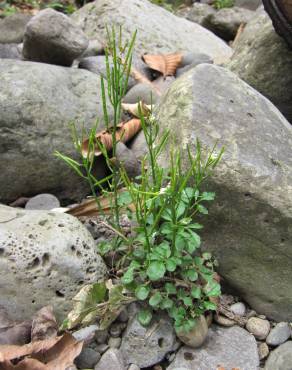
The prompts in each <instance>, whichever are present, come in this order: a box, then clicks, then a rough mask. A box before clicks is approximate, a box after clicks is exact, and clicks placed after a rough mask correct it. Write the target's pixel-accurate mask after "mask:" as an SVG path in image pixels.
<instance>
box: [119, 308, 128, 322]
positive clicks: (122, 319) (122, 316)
mask: <svg viewBox="0 0 292 370" xmlns="http://www.w3.org/2000/svg"><path fill="white" fill-rule="evenodd" d="M128 320H129V314H128V311H127V309H126V308H125V309H124V310H123V311H122V312H121V313H120V314H119V317H118V321H120V322H128Z"/></svg>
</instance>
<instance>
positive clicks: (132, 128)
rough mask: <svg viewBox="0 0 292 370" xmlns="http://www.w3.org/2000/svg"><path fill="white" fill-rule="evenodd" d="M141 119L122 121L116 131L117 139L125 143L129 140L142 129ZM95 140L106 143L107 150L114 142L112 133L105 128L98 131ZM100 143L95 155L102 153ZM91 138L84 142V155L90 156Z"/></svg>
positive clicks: (96, 147)
mask: <svg viewBox="0 0 292 370" xmlns="http://www.w3.org/2000/svg"><path fill="white" fill-rule="evenodd" d="M141 128H142V126H141V121H140V120H139V119H137V118H133V119H131V120H130V121H128V122H122V123H120V124H119V125H118V126H117V131H116V140H117V141H121V142H123V143H126V142H127V141H129V140H130V139H131V138H132V137H133V136H135V135H136V134H137V133H138V132H139V131H140V130H141ZM95 140H96V141H97V142H98V143H100V144H102V145H104V147H105V149H106V150H111V149H112V147H113V142H112V133H111V132H110V131H108V130H103V131H101V132H98V133H97V134H96V136H95ZM98 143H96V144H95V148H94V155H95V156H100V155H101V154H102V152H101V150H100V147H99V145H98ZM88 146H89V139H86V140H85V141H84V142H83V143H82V148H81V149H82V155H83V157H85V158H86V157H87V156H88V154H89V153H88V151H89V148H88Z"/></svg>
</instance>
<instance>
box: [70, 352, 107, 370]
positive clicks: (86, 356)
mask: <svg viewBox="0 0 292 370" xmlns="http://www.w3.org/2000/svg"><path fill="white" fill-rule="evenodd" d="M100 357H101V356H100V353H99V352H97V351H95V350H94V349H92V348H87V347H85V348H83V349H82V352H81V353H80V355H79V356H78V357H77V358H76V359H75V361H74V362H75V364H76V365H77V367H78V368H79V369H93V368H94V366H95V365H96V364H97V363H98V361H99V360H100Z"/></svg>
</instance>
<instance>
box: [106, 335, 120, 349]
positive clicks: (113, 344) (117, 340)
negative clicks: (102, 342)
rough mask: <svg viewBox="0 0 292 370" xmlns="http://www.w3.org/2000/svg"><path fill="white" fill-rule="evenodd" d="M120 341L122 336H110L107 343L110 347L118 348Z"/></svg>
mask: <svg viewBox="0 0 292 370" xmlns="http://www.w3.org/2000/svg"><path fill="white" fill-rule="evenodd" d="M121 342H122V338H113V337H110V339H109V341H108V345H109V347H110V348H116V349H119V348H120V346H121Z"/></svg>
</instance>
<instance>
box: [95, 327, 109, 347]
mask: <svg viewBox="0 0 292 370" xmlns="http://www.w3.org/2000/svg"><path fill="white" fill-rule="evenodd" d="M108 336H109V335H108V331H107V330H98V331H97V332H96V334H95V341H96V343H98V344H104V343H106V342H107V340H108Z"/></svg>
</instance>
